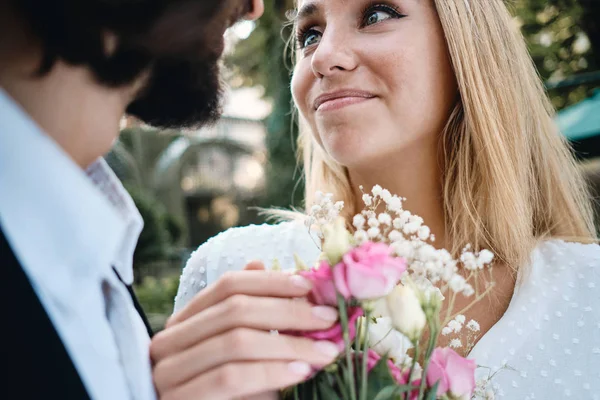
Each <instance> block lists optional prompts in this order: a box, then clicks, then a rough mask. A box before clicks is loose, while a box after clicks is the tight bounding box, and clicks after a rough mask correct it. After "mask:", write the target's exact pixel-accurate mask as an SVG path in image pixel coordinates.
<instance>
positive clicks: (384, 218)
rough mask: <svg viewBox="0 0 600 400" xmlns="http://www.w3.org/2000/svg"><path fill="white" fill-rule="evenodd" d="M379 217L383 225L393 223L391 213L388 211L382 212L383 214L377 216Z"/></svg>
mask: <svg viewBox="0 0 600 400" xmlns="http://www.w3.org/2000/svg"><path fill="white" fill-rule="evenodd" d="M377 219H378V220H379V222H380V223H382V224H383V225H388V226H389V225H391V224H392V217H390V214H388V213H381V214H379V216H378V217H377Z"/></svg>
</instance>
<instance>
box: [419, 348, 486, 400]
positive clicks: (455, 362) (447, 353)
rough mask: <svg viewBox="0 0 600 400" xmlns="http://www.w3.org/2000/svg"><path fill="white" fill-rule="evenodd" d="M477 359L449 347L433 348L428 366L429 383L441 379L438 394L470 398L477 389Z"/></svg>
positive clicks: (431, 384)
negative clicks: (461, 354)
mask: <svg viewBox="0 0 600 400" xmlns="http://www.w3.org/2000/svg"><path fill="white" fill-rule="evenodd" d="M475 368H477V364H476V363H475V360H468V359H466V358H464V357H461V356H460V355H459V354H457V353H456V352H455V351H454V350H452V349H451V348H449V347H444V348H440V347H438V348H436V349H435V350H433V354H432V355H431V360H430V362H429V367H428V368H427V385H428V386H429V387H432V386H433V385H435V383H436V382H438V381H439V385H438V389H437V395H438V397H439V396H442V395H444V394H449V395H451V396H452V398H457V399H466V400H468V399H470V398H471V396H472V395H473V391H474V390H475Z"/></svg>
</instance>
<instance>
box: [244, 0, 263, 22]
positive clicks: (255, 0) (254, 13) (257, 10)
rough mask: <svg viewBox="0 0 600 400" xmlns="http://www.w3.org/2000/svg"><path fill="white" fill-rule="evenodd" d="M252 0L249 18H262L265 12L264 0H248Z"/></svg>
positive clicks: (247, 16) (247, 17)
mask: <svg viewBox="0 0 600 400" xmlns="http://www.w3.org/2000/svg"><path fill="white" fill-rule="evenodd" d="M248 1H249V2H250V11H249V12H248V14H246V17H245V18H246V19H247V20H255V19H258V18H260V16H261V15H263V13H264V12H265V4H264V2H263V0H248Z"/></svg>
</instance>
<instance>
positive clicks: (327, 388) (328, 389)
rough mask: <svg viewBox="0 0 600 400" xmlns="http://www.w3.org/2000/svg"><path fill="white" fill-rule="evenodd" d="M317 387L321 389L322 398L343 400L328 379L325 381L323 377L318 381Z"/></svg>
mask: <svg viewBox="0 0 600 400" xmlns="http://www.w3.org/2000/svg"><path fill="white" fill-rule="evenodd" d="M317 385H318V387H319V395H320V397H321V398H323V399H327V400H329V399H331V400H342V398H341V396H340V394H339V393H338V392H336V391H335V390H334V388H333V387H332V386H331V383H330V382H329V381H328V379H323V377H322V378H321V379H319V380H318V384H317Z"/></svg>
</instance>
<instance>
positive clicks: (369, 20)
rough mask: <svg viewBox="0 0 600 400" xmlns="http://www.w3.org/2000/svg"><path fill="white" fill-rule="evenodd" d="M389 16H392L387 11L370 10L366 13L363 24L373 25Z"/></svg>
mask: <svg viewBox="0 0 600 400" xmlns="http://www.w3.org/2000/svg"><path fill="white" fill-rule="evenodd" d="M390 18H392V15H391V14H390V13H389V12H387V11H372V12H370V13H368V14H367V15H366V18H365V26H368V25H374V24H376V23H379V22H381V21H385V20H386V19H390Z"/></svg>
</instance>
